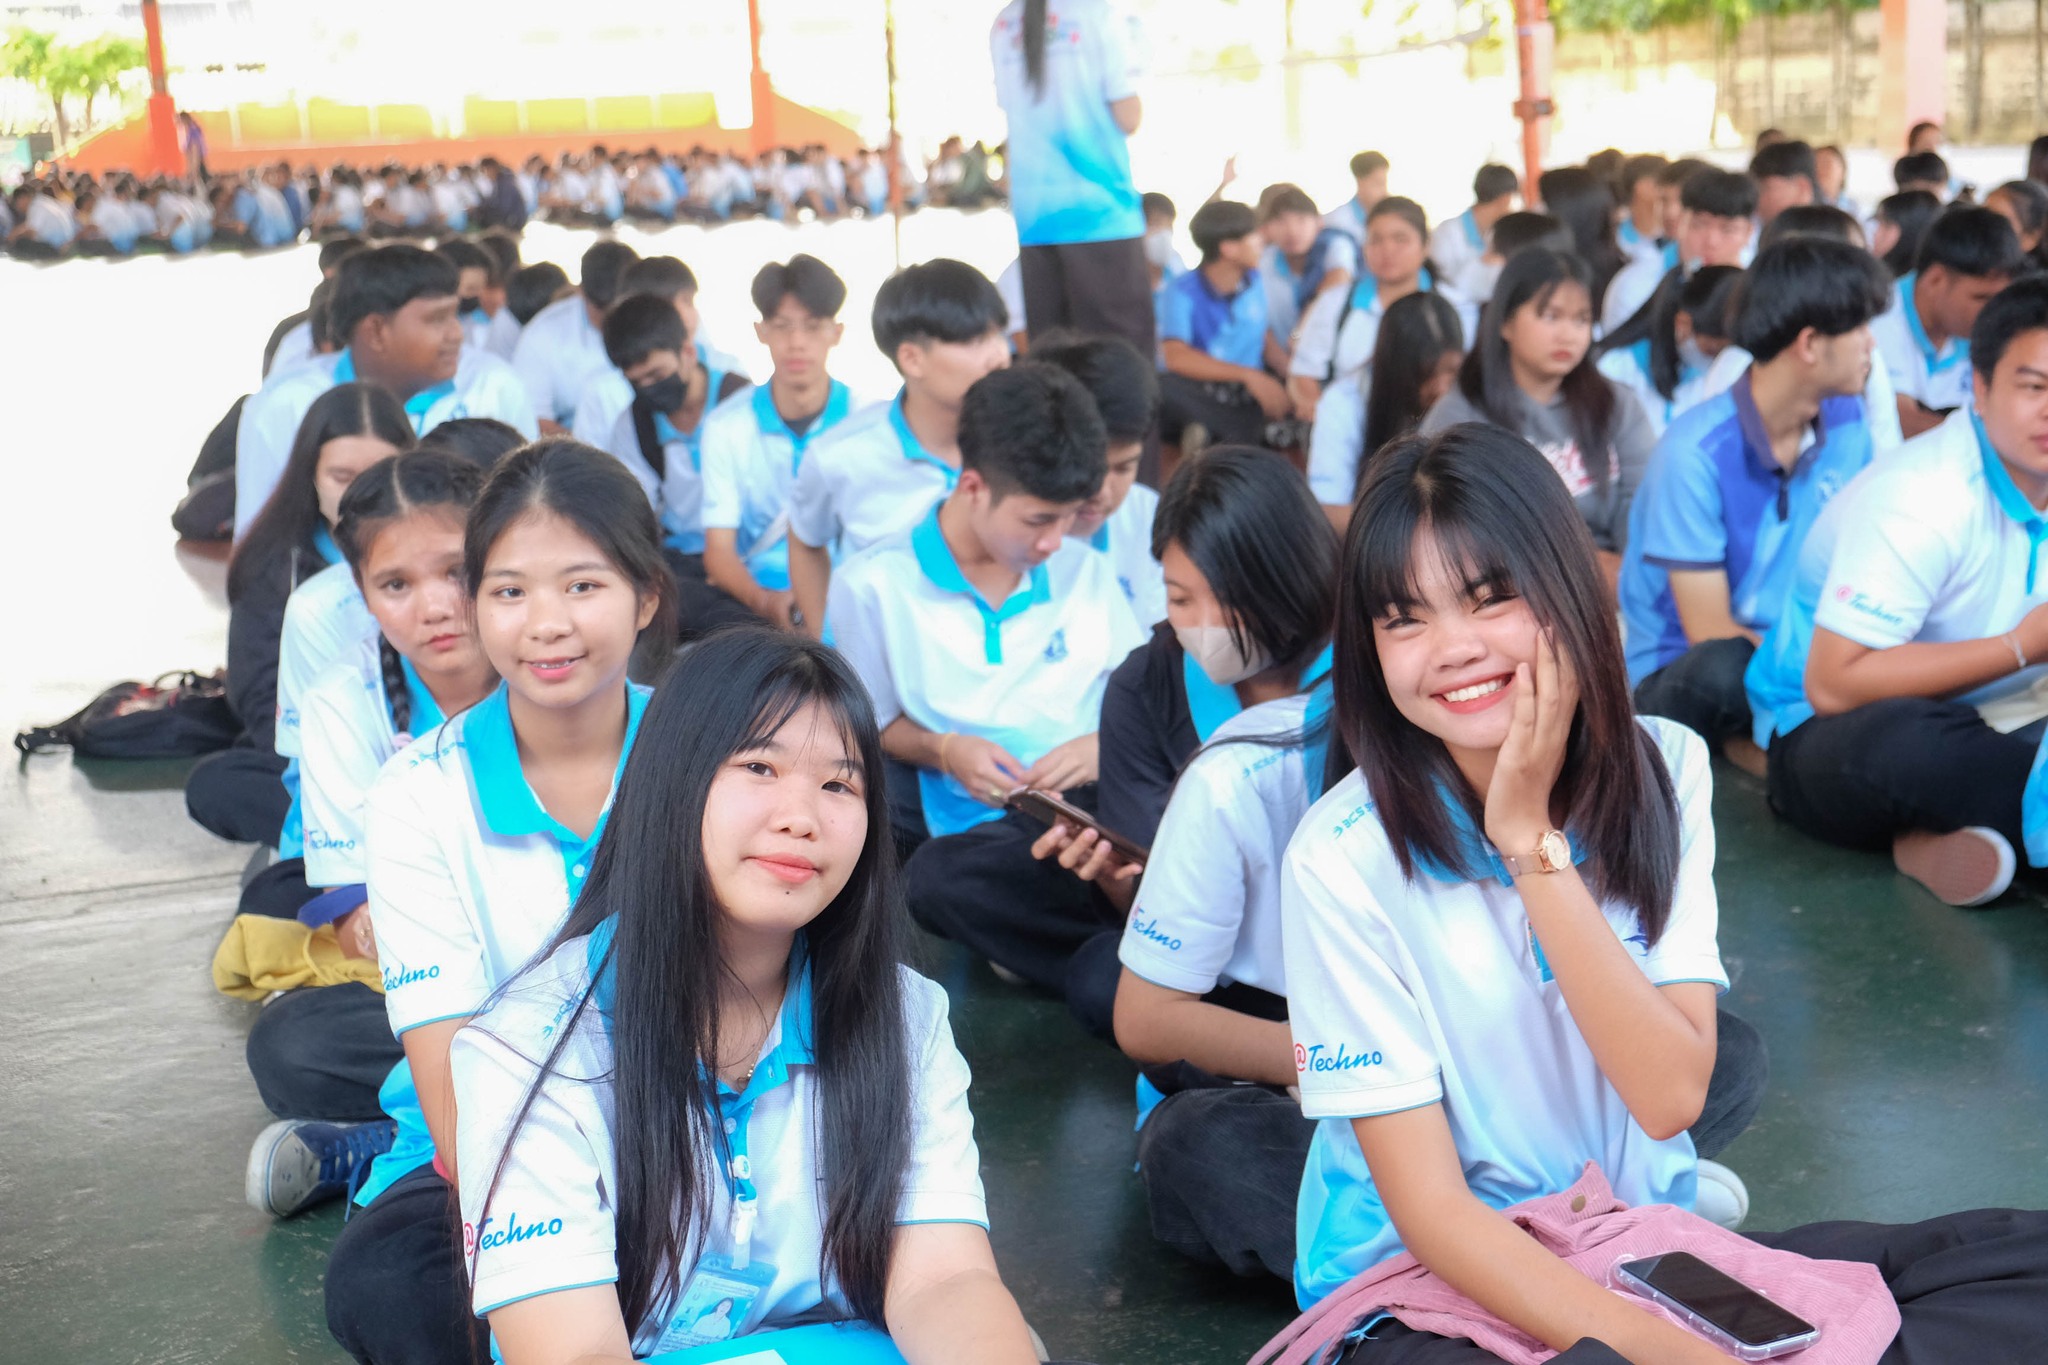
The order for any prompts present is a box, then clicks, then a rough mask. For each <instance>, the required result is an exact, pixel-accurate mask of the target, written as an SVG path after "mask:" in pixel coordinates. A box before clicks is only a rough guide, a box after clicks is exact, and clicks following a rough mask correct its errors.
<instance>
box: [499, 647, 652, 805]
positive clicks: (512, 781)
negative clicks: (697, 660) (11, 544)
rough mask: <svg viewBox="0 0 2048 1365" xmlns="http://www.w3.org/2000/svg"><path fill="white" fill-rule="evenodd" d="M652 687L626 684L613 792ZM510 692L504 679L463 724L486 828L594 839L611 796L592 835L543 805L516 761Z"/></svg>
mask: <svg viewBox="0 0 2048 1365" xmlns="http://www.w3.org/2000/svg"><path fill="white" fill-rule="evenodd" d="M650 695H651V693H650V690H649V689H648V688H645V687H641V686H639V685H637V684H634V683H628V684H627V685H626V742H625V743H624V744H622V745H620V746H619V764H618V767H617V768H615V769H613V770H612V791H613V792H614V793H616V792H617V791H618V787H619V774H621V773H623V772H624V771H625V770H626V757H627V755H629V754H631V753H632V752H633V740H634V738H635V737H636V736H637V735H638V734H639V733H640V717H641V716H642V715H643V714H645V712H646V710H647V698H648V697H649V696H650ZM509 697H510V693H509V691H508V690H507V688H506V685H505V684H504V683H499V684H498V690H497V691H495V692H493V693H491V695H490V696H488V697H485V698H484V699H483V700H482V701H480V702H478V703H477V704H476V705H475V706H474V707H472V708H470V711H469V718H468V720H467V721H466V722H465V723H464V725H463V744H464V747H465V748H467V750H468V751H469V776H470V783H471V785H472V786H473V787H474V788H475V789H476V799H477V806H478V808H479V811H480V813H481V814H482V816H483V820H484V825H485V827H486V828H487V829H488V830H489V831H490V832H491V833H493V834H496V835H500V836H502V837H505V838H517V837H519V836H520V835H526V834H550V835H553V836H554V837H555V838H556V839H558V840H560V841H562V842H563V843H576V844H581V843H590V842H594V841H595V840H596V838H597V836H598V834H599V833H601V832H602V831H603V829H604V824H605V820H606V818H607V817H609V816H610V814H611V799H610V797H607V798H606V799H605V808H604V812H603V813H602V814H600V815H599V816H598V820H597V828H596V829H593V830H592V831H591V832H590V839H588V840H586V839H583V838H581V837H579V836H578V835H577V834H575V833H574V832H573V831H571V830H570V829H568V828H567V827H566V826H564V825H563V824H562V823H561V822H560V821H558V820H556V819H555V817H554V816H552V815H549V814H548V813H547V810H546V809H545V808H544V807H543V806H542V805H541V803H540V798H538V797H536V796H535V795H534V794H533V788H532V787H531V786H529V785H528V784H527V781H526V770H525V769H524V768H523V767H521V766H520V763H519V740H518V737H517V736H515V735H514V734H513V732H512V708H511V704H510V701H509Z"/></svg>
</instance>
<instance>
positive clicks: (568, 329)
mask: <svg viewBox="0 0 2048 1365" xmlns="http://www.w3.org/2000/svg"><path fill="white" fill-rule="evenodd" d="M512 368H513V369H515V370H517V371H518V372H519V378H520V380H521V382H523V383H524V384H525V385H526V394H527V401H528V402H529V403H530V404H531V405H532V407H533V410H534V412H535V413H537V414H539V415H540V416H542V417H545V418H547V419H548V420H550V421H552V422H559V423H560V424H561V425H563V426H565V427H566V426H568V425H569V424H570V422H571V421H573V420H574V419H575V416H576V404H577V403H578V402H579V401H580V400H581V399H582V397H583V389H584V386H585V385H587V384H588V383H589V382H590V381H591V380H592V379H594V378H596V377H597V376H598V375H600V374H603V373H604V372H605V371H606V370H609V369H612V368H613V366H612V361H611V357H610V356H608V355H606V354H605V350H604V333H603V332H602V331H601V330H599V328H598V326H597V324H596V323H594V322H592V321H591V320H590V310H589V309H588V308H587V307H585V306H584V302H583V296H582V295H581V294H569V295H566V296H564V297H562V298H559V299H556V300H555V301H554V302H553V303H551V304H549V305H548V306H547V307H545V308H543V309H541V310H540V311H539V312H538V313H535V314H534V315H533V316H532V317H530V318H528V319H527V320H526V326H525V327H523V328H521V329H520V332H519V343H518V345H517V346H515V347H514V348H513V351H512ZM627 387H628V388H630V387H631V386H630V385H628V386H627ZM631 396H632V395H631V394H628V395H627V397H628V398H630V397H631Z"/></svg>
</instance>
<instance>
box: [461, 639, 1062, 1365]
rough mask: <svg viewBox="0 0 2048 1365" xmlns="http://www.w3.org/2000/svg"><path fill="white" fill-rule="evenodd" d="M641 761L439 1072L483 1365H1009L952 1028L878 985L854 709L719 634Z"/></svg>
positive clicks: (870, 809)
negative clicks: (711, 1353) (560, 903)
mask: <svg viewBox="0 0 2048 1365" xmlns="http://www.w3.org/2000/svg"><path fill="white" fill-rule="evenodd" d="M645 731H646V735H647V739H646V742H645V743H644V744H642V745H641V746H640V750H639V752H638V754H637V755H636V756H635V757H634V758H633V759H632V761H631V762H630V763H629V764H628V766H627V770H626V773H625V777H624V781H623V782H622V783H621V786H620V793H619V803H618V808H617V811H616V813H615V815H614V818H613V822H612V824H611V828H610V834H609V836H608V837H607V838H606V839H605V840H604V842H603V844H602V846H601V847H600V848H599V850H598V853H597V857H596V861H595V865H594V867H593V869H592V871H591V874H590V881H589V882H588V884H587V886H586V887H585V890H584V893H583V897H582V899H581V900H580V901H579V902H578V903H577V906H576V909H575V911H574V913H573V914H572V915H571V917H570V919H569V922H568V923H567V924H566V925H565V926H563V928H562V930H561V932H560V933H559V934H558V935H556V937H555V939H554V941H553V944H552V947H551V949H550V951H548V952H547V953H546V954H545V955H544V956H542V957H541V958H540V959H539V960H537V961H536V962H535V963H534V965H533V966H532V967H531V968H530V969H529V970H527V971H526V972H525V973H524V974H522V975H521V976H520V977H518V978H517V979H516V980H515V981H513V982H512V983H511V984H510V985H509V986H508V987H507V988H506V989H505V990H503V991H502V992H501V993H500V995H499V996H498V998H497V999H496V1000H495V1001H494V1002H493V1003H492V1004H491V1005H490V1007H489V1008H488V1009H487V1010H486V1011H485V1012H484V1013H483V1014H481V1015H480V1016H479V1017H478V1018H477V1019H476V1021H475V1022H474V1023H473V1024H472V1025H471V1026H470V1027H468V1028H466V1029H464V1030H463V1031H462V1032H461V1033H460V1034H459V1035H457V1037H456V1039H455V1043H454V1048H453V1057H452V1064H453V1068H454V1076H455V1087H456V1095H457V1101H458V1112H459V1113H460V1116H461V1117H460V1122H459V1125H458V1137H459V1148H460V1154H461V1167H460V1168H461V1189H462V1214H463V1218H464V1227H463V1234H464V1244H465V1248H466V1251H467V1256H468V1261H469V1266H470V1273H471V1277H472V1280H473V1282H474V1285H475V1302H476V1307H477V1311H478V1312H479V1313H480V1314H481V1315H483V1316H485V1317H487V1318H488V1319H489V1321H490V1325H491V1330H492V1332H493V1334H494V1335H495V1337H496V1340H497V1344H498V1348H499V1350H500V1351H501V1352H502V1355H503V1358H504V1359H505V1361H506V1362H507V1365H567V1362H571V1361H578V1362H586V1363H587V1362H596V1361H620V1362H623V1361H628V1360H631V1359H634V1358H636V1357H640V1356H646V1355H649V1354H654V1353H658V1352H664V1351H670V1350H677V1349H681V1348H686V1347H690V1346H695V1345H701V1344H706V1343H708V1342H711V1341H718V1340H723V1339H725V1338H726V1337H728V1336H735V1337H736V1336H746V1335H750V1334H754V1333H760V1332H773V1331H775V1330H778V1329H781V1328H785V1327H791V1326H794V1325H795V1324H797V1323H799V1322H808V1323H817V1322H820V1321H849V1322H858V1323H861V1324H865V1330H868V1331H886V1332H887V1333H888V1335H889V1336H890V1338H892V1339H893V1342H894V1344H895V1346H896V1348H897V1349H898V1350H899V1351H900V1352H901V1353H902V1355H903V1356H904V1357H905V1358H906V1359H907V1360H909V1361H911V1362H915V1365H939V1363H940V1362H946V1363H947V1365H951V1362H956V1361H970V1360H971V1361H976V1362H1009V1363H1011V1365H1028V1363H1029V1362H1031V1361H1032V1360H1034V1359H1035V1354H1034V1352H1033V1349H1032V1342H1031V1336H1030V1333H1029V1331H1028V1330H1027V1329H1026V1327H1025V1325H1024V1320H1023V1318H1022V1317H1021V1315H1020V1314H1019V1313H1018V1310H1017V1305H1016V1303H1015V1301H1014V1300H1013V1299H1012V1298H1011V1297H1010V1294H1009V1291H1008V1290H1006V1289H1005V1288H1004V1287H1003V1284H1002V1281H1001V1279H1000V1278H999V1276H998V1275H997V1272H996V1266H995V1261H994V1258H993V1256H992V1255H991V1253H990V1251H989V1244H988V1234H987V1231H986V1209H985V1203H984V1199H983V1195H982V1187H981V1178H980V1174H979V1169H978V1158H977V1154H976V1149H975V1145H974V1138H973V1119H972V1116H971V1115H970V1114H969V1112H968V1109H967V1085H968V1072H967V1065H966V1063H965V1061H964V1060H963V1059H962V1058H961V1056H960V1054H959V1052H958V1051H957V1050H956V1048H955V1047H954V1044H953V1037H952V1030H951V1028H950V1027H949V1025H948V1023H947V1019H946V997H945V994H944V993H943V992H942V991H941V990H940V989H939V988H938V986H937V985H935V984H934V983H933V982H931V981H929V980H927V979H925V978H924V977H922V976H919V975H917V974H916V973H914V972H912V971H910V970H909V969H908V968H907V967H905V966H903V965H902V960H901V947H902V940H903V938H904V936H905V930H906V929H907V925H908V921H907V917H906V915H905V911H904V909H903V904H902V900H901V898H900V893H899V891H898V889H897V880H896V871H895V858H894V855H893V853H892V851H891V847H890V843H889V839H888V834H887V831H888V810H887V805H886V802H885V799H884V797H883V794H882V787H881V783H880V781H879V780H878V779H879V777H880V773H881V764H882V749H881V742H880V739H879V736H878V734H877V731H876V727H875V721H874V715H873V711H872V709H871V707H870V705H869V702H868V699H867V695H866V693H865V692H864V691H863V690H862V688H861V685H860V683H859V681H858V679H857V678H856V677H855V676H854V675H853V673H852V671H851V670H850V669H849V668H848V666H847V665H846V664H845V663H844V661H842V660H841V658H840V657H839V656H838V655H837V654H835V653H833V652H832V651H830V650H829V649H826V648H825V647H823V646H821V645H818V644H815V643H813V642H811V641H809V640H806V639H802V638H800V637H797V636H793V635H791V634H789V633H787V632H778V631H774V630H770V629H767V628H738V629H734V630H731V631H725V632H720V633H717V634H715V635H713V636H711V637H710V638H708V639H707V640H706V641H705V642H704V643H702V644H700V645H699V646H697V648H696V649H695V650H694V651H692V652H691V653H690V654H689V655H687V656H686V657H684V658H683V659H682V660H681V661H680V662H678V663H677V664H676V665H675V667H674V668H673V669H672V670H671V673H670V675H669V676H668V677H667V678H666V679H665V680H664V681H663V683H662V685H661V688H660V691H659V692H658V693H657V695H656V697H655V700H654V701H653V703H652V704H651V705H650V706H649V707H648V710H647V716H646V721H645ZM811 1330H812V1331H813V1332H814V1333H815V1332H818V1331H821V1330H830V1329H820V1328H815V1327H814V1328H812V1329H811ZM855 1330H861V1329H859V1328H856V1329H855ZM775 1344H776V1343H775V1340H774V1338H772V1337H770V1338H767V1339H765V1340H764V1342H763V1345H764V1347H772V1346H774V1345H775Z"/></svg>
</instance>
